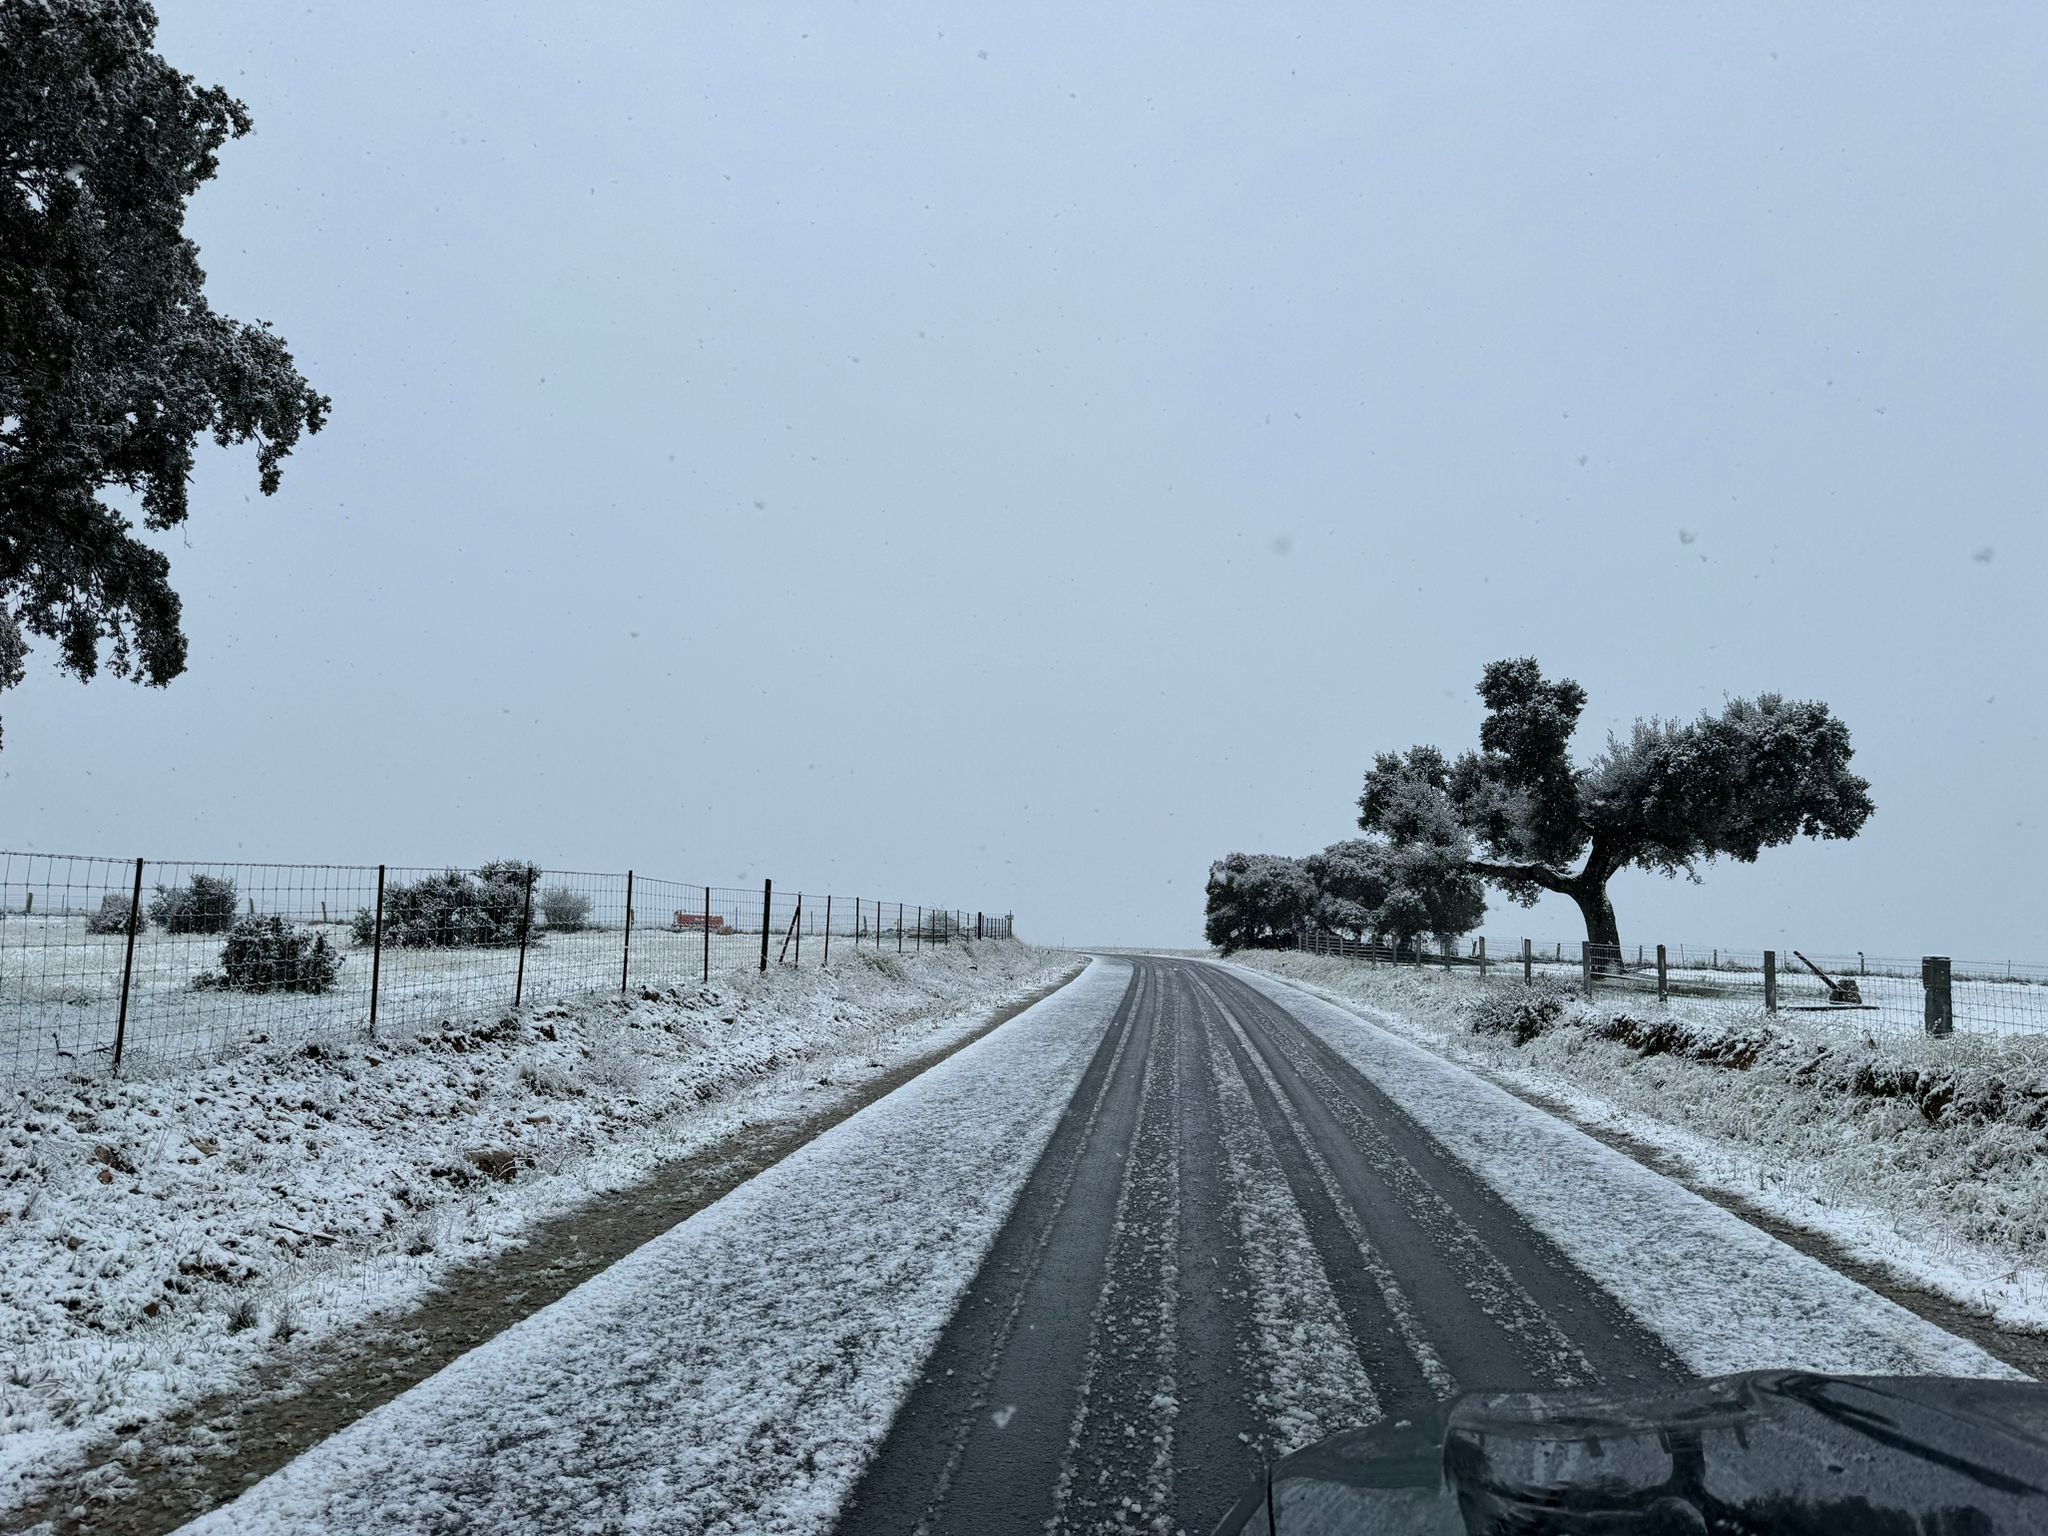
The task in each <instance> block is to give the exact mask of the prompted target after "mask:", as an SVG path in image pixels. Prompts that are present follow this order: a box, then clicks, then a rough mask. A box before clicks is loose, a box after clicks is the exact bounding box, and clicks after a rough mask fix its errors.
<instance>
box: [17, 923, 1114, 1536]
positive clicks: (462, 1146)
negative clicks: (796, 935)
mask: <svg viewBox="0 0 2048 1536" xmlns="http://www.w3.org/2000/svg"><path fill="white" fill-rule="evenodd" d="M848 953H849V955H851V954H853V953H855V952H853V951H849V952H848ZM834 959H835V965H834V968H833V970H832V971H831V972H826V973H821V972H818V971H807V972H794V971H789V972H776V971H771V972H770V973H769V974H768V975H766V976H764V977H758V978H745V979H743V980H740V981H738V982H731V981H724V980H721V981H720V982H719V983H715V984H714V985H712V986H710V987H707V988H695V987H693V988H689V989H687V990H685V991H678V992H673V993H652V992H649V993H638V994H636V995H634V996H633V997H631V998H627V999H620V1000H617V1001H604V1002H596V1003H590V1004H583V1005H579V1006H575V1007H551V1008H544V1009H534V1010H529V1011H528V1012H527V1013H525V1014H524V1015H517V1016H511V1015H508V1016H507V1017H505V1018H504V1019H500V1020H496V1021H491V1022H488V1023H485V1024H482V1025H478V1024H475V1023H470V1024H464V1025H450V1026H446V1027H444V1028H442V1029H439V1030H434V1031H429V1032H426V1033H424V1034H422V1035H420V1036H419V1037H417V1038H414V1039H409V1040H406V1041H402V1042H401V1041H385V1042H365V1043H363V1044H362V1045H361V1046H359V1047H357V1048H355V1049H351V1050H346V1051H342V1050H335V1049H333V1048H330V1047H323V1048H321V1049H320V1050H318V1051H313V1052H295V1053H289V1054H285V1053H278V1054H275V1055H273V1056H270V1057H244V1058H240V1059H238V1060H236V1061H232V1062H224V1063H220V1064H218V1065H215V1066H211V1067H206V1068H202V1069H197V1070H193V1071H188V1072H183V1073H179V1074H177V1075H175V1076H172V1077H167V1078H162V1079H158V1080H156V1081H152V1082H119V1083H108V1082H103V1081H101V1082H51V1081H45V1082H38V1083H30V1084H23V1085H19V1087H18V1090H16V1091H15V1092H13V1093H12V1094H11V1095H10V1096H11V1097H12V1098H14V1099H15V1101H16V1102H15V1103H14V1104H12V1105H11V1106H10V1108H11V1109H12V1110H13V1115H12V1118H11V1134H12V1137H13V1148H12V1149H11V1150H10V1156H9V1160H8V1163H9V1166H8V1183H7V1186H6V1187H5V1189H4V1190H0V1215H5V1216H8V1217H11V1218H12V1219H10V1220H7V1221H6V1222H5V1223H4V1224H0V1279H4V1280H5V1281H6V1282H7V1283H6V1285H5V1286H4V1287H0V1289H4V1292H5V1295H6V1297H7V1298H8V1299H7V1300H6V1301H5V1302H0V1343H4V1345H5V1348H4V1349H0V1353H6V1354H7V1355H8V1356H9V1374H8V1379H7V1381H6V1383H5V1384H4V1386H0V1391H4V1394H5V1396H4V1398H0V1407H4V1410H5V1412H4V1415H0V1513H4V1514H6V1515H7V1516H8V1517H9V1518H8V1521H7V1523H8V1527H9V1528H14V1522H15V1521H16V1520H17V1519H21V1518H26V1517H27V1515H28V1510H29V1508H30V1507H31V1506H33V1509H34V1513H35V1515H36V1517H49V1518H54V1519H56V1520H58V1521H59V1522H61V1526H60V1527H53V1528H61V1527H68V1526H70V1525H71V1524H73V1523H74V1522H84V1521H90V1522H91V1523H92V1528H93V1529H95V1530H99V1531H108V1530H115V1529H120V1530H132V1531H138V1532H139V1531H145V1530H152V1531H154V1530H164V1529H168V1528H170V1527H171V1526H173V1525H175V1524H177V1523H178V1522H179V1520H181V1519H183V1518H186V1517H189V1516H190V1515H191V1514H193V1513H195V1512H197V1510H198V1509H201V1508H204V1507H205V1504H206V1502H207V1501H208V1500H209V1499H217V1498H219V1497H220V1496H222V1494H223V1492H224V1491H225V1492H232V1491H237V1489H238V1486H239V1482H238V1483H237V1485H236V1487H234V1488H229V1489H226V1490H223V1488H222V1487H221V1486H220V1478H221V1476H222V1472H221V1468H222V1467H223V1465H224V1464H226V1463H227V1462H230V1461H232V1462H236V1463H239V1465H236V1466H235V1467H234V1472H233V1474H232V1475H233V1476H234V1477H235V1478H237V1479H240V1478H243V1477H245V1476H246V1475H247V1474H248V1473H249V1472H250V1471H251V1470H252V1469H253V1468H259V1467H262V1466H265V1465H274V1464H276V1463H277V1462H279V1461H281V1460H282V1459H283V1458H284V1457H285V1456H286V1455H288V1454H290V1453H292V1452H294V1451H296V1450H297V1449H300V1448H302V1447H303V1446H304V1445H305V1444H310V1443H312V1441H313V1440H315V1439H318V1438H319V1437H320V1436H321V1435H324V1434H326V1433H330V1432H332V1430H333V1429H335V1428H338V1427H339V1426H340V1425H342V1424H345V1423H347V1422H349V1421H350V1420H351V1419H352V1418H354V1417H357V1416H359V1415H360V1414H362V1413H364V1412H367V1411H369V1410H370V1409H372V1408H374V1407H375V1405H376V1404H377V1403H378V1402H381V1401H383V1400H385V1399H386V1398H388V1397H390V1396H393V1395H395V1394H396V1393H398V1392H400V1391H403V1390H404V1389H405V1387H406V1386H407V1385H409V1384H410V1383H411V1382H412V1381H415V1380H418V1379H419V1378H420V1377H421V1376H423V1375H425V1374H428V1373H430V1372H431V1371H432V1370H434V1369H436V1368H438V1366H439V1365H441V1364H443V1363H445V1362H446V1361H447V1360H448V1359H450V1358H453V1356H455V1355H457V1354H460V1353H461V1352H462V1351H463V1350H464V1349H467V1348H469V1347H471V1346H472V1345H474V1344H475V1343H477V1342H480V1341H481V1340H482V1339H484V1338H487V1337H489V1336H490V1335H491V1334H493V1333H495V1332H497V1331H498V1330H500V1329H502V1328H503V1327H505V1326H507V1325H508V1324H510V1323H512V1322H514V1321H516V1320H517V1319H518V1318H521V1317H524V1316H526V1315H528V1314H530V1313H531V1312H533V1311H536V1310H538V1309H539V1308H541V1307H543V1306H545V1305H546V1304H547V1303H548V1302H549V1301H550V1300H552V1299H553V1298H554V1297H555V1296H558V1295H560V1294H562V1293H563V1292H564V1291H566V1290H568V1289H569V1288H570V1287H572V1286H573V1285H575V1284H577V1283H578V1282H580V1281H582V1280H584V1279H586V1278H587V1277H588V1276H589V1275H591V1274H592V1273H594V1272H595V1271H596V1270H598V1269H600V1268H602V1267H603V1266H604V1265H605V1264H607V1263H609V1262H611V1261H612V1260H613V1259H615V1258H617V1257H619V1256H620V1255H622V1254H623V1253H625V1252H628V1251H630V1250H631V1249H632V1248H634V1247H637V1246H638V1245H639V1244H640V1243H642V1242H644V1241H646V1240H647V1239H648V1238H650V1237H652V1236H654V1235H656V1234H657V1233H659V1232H660V1231H662V1230H664V1229H665V1228H666V1227H668V1226H671V1225H673V1224H674V1223H675V1222H677V1221H679V1220H682V1219H684V1218H685V1217H686V1216H688V1215H689V1214H690V1213H691V1212H692V1211H694V1210H696V1209H698V1208H700V1207H701V1206H702V1205H703V1204H706V1203H708V1202H709V1201H712V1200H715V1199H717V1198H718V1196H719V1195H720V1194H722V1193H723V1192H724V1191H725V1190H727V1189H730V1188H731V1187H733V1186H734V1185H735V1184H737V1183H739V1182H741V1181H743V1180H745V1179H746V1178H748V1177H750V1176H751V1175H752V1174H754V1173H756V1172H758V1171H759V1170H760V1169H761V1168H763V1167H766V1166H768V1165H769V1164H771V1163H772V1162H773V1161H775V1160H776V1159H777V1158H779V1157H781V1156H783V1155H785V1154H786V1153H787V1152H789V1151H790V1150H791V1149H792V1148H794V1147H796V1146H800V1145H801V1144H802V1143H803V1142H804V1141H806V1140H808V1139H809V1138H810V1137H813V1136H816V1135H817V1134H820V1133H821V1132H822V1131H824V1130H826V1129H827V1128H828V1127H830V1126H831V1125H833V1124H835V1123H837V1121H838V1120H840V1119H843V1118H845V1117H846V1116H847V1115H850V1114H853V1113H855V1112H856V1111H857V1110H858V1109H859V1108H860V1107H862V1105H864V1104H866V1103H869V1102H872V1101H873V1099H875V1098H878V1097H880V1096H881V1095H882V1094H884V1093H886V1092H888V1091H889V1090H890V1089H891V1088H892V1087H894V1086H896V1085H898V1084H900V1083H902V1082H904V1081H906V1080H907V1079H908V1078H909V1077H911V1076H914V1075H915V1074H916V1073H917V1072H919V1071H921V1070H924V1069H925V1068H927V1067H929V1066H930V1065H932V1064H933V1063H934V1062H935V1061H938V1060H942V1059H943V1058H944V1057H945V1056H947V1055H949V1054H951V1053H953V1052H955V1051H957V1050H959V1049H960V1048H962V1047H963V1046H964V1045H966V1044H968V1043H969V1042H971V1041H972V1040H975V1039H977V1038H979V1037H980V1036H981V1035H983V1034H985V1033H987V1031H988V1030H990V1029H992V1028H994V1027H995V1025H996V1024H997V1023H999V1022H1001V1020H1002V1019H1003V1018H1005V1017H1008V1016H1010V1015H1012V1014H1014V1013H1015V1012H1017V1011H1019V1010H1021V1009H1022V1008H1023V1007H1025V1006H1027V1005H1028V1004H1029V1002H1030V1001H1031V1000H1033V999H1034V998H1036V997H1038V996H1041V995H1043V993H1044V992H1045V991H1046V990H1048V989H1050V988H1051V987H1055V986H1058V985H1059V984H1061V983H1062V982H1063V981H1064V980H1066V979H1068V978H1070V977H1071V976H1072V975H1073V974H1074V973H1075V971H1076V969H1077V967H1078V964H1079V961H1078V959H1077V957H1074V956H1071V955H1067V954H1064V953H1061V952H1056V951H1046V950H1037V949H1032V948H1030V947H1028V946H1025V945H1021V944H1015V943H985V944H979V945H973V946H965V945H962V946H955V947H951V948H948V949H944V950H941V951H939V952H938V953H936V954H934V955H929V956H925V957H920V958H919V959H917V960H915V961H906V962H897V961H896V959H895V957H894V956H888V955H874V956H871V955H867V954H861V956H860V958H859V959H858V960H853V959H847V960H843V961H842V960H841V959H840V957H839V956H835V957H834ZM102 1174H108V1175H111V1177H109V1178H102V1177H101V1175H102ZM152 1304H154V1306H153V1310H152ZM117 1522H118V1523H117Z"/></svg>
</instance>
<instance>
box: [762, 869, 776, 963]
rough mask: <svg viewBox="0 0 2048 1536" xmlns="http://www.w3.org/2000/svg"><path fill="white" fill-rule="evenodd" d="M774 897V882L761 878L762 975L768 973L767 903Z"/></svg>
mask: <svg viewBox="0 0 2048 1536" xmlns="http://www.w3.org/2000/svg"><path fill="white" fill-rule="evenodd" d="M774 899H775V882H774V881H773V880H763V881H762V882H761V974H762V975H763V976H766V975H767V974H768V911H769V904H770V903H771V902H772V901H773V900H774Z"/></svg>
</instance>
